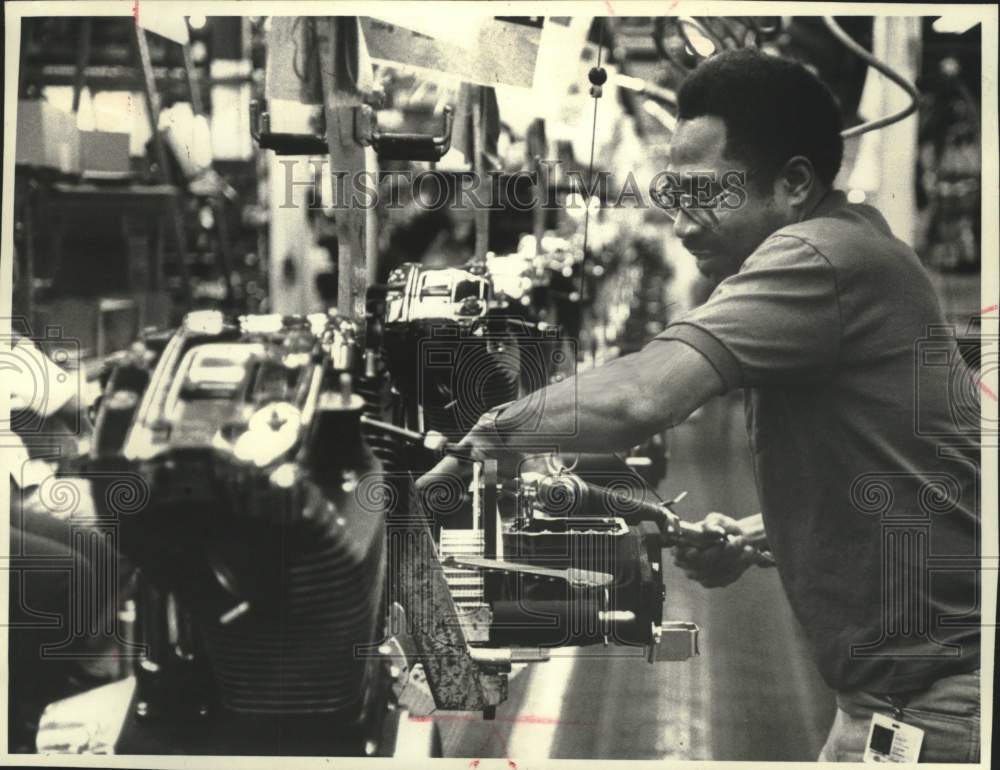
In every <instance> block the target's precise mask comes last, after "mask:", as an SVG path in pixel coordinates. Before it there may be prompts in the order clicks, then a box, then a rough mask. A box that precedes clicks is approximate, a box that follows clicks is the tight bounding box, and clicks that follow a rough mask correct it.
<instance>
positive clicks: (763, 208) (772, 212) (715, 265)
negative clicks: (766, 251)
mask: <svg viewBox="0 0 1000 770" xmlns="http://www.w3.org/2000/svg"><path fill="white" fill-rule="evenodd" d="M725 149H726V126H725V123H723V121H722V119H721V118H718V117H715V116H702V117H699V118H694V119H693V120H682V121H679V122H678V123H677V127H676V130H675V131H674V135H673V139H672V140H671V143H670V164H669V167H668V169H667V170H668V172H670V174H671V175H677V176H679V177H680V178H681V179H682V180H688V179H690V180H691V184H692V187H694V186H695V185H696V184H697V183H696V182H695V180H696V179H697V178H698V177H704V176H705V175H706V174H708V175H714V179H716V180H724V179H726V178H727V175H729V178H733V175H734V172H745V173H746V174H747V183H746V184H744V185H743V189H744V191H745V192H744V196H743V197H742V198H741V199H739V205H737V206H736V207H734V208H729V209H726V210H718V211H717V213H716V216H715V217H714V220H715V221H714V222H713V223H712V224H711V225H707V224H706V223H705V222H704V221H702V220H704V217H692V216H689V215H688V214H687V213H685V212H683V211H681V212H680V213H679V214H677V215H676V219H675V221H674V233H675V234H676V235H677V237H678V238H679V239H680V241H681V242H682V243H683V244H684V247H685V248H686V249H687V250H688V251H690V252H691V254H692V255H693V256H694V258H695V260H696V261H697V264H698V270H699V271H700V272H701V273H702V274H703V275H705V276H706V277H708V278H711V279H712V280H714V281H721V280H722V279H723V278H726V277H728V276H730V275H734V274H735V273H736V272H738V271H739V269H740V266H741V265H742V264H743V262H744V260H745V259H746V258H747V257H748V256H750V254H751V253H753V251H754V249H756V248H757V247H758V246H759V245H760V244H761V242H763V240H764V239H765V238H767V236H769V235H770V234H771V233H773V232H774V231H775V230H777V229H778V228H779V227H782V226H783V225H785V224H787V221H788V217H787V216H786V215H783V213H782V211H781V210H780V209H779V207H778V206H777V205H776V204H775V200H774V196H773V194H772V191H771V190H761V188H760V186H759V184H757V180H756V179H754V178H753V171H754V170H753V169H751V168H749V167H748V166H747V165H746V163H744V162H742V161H735V160H732V159H731V158H727V157H725ZM730 200H732V198H731V199H730ZM696 213H697V212H696Z"/></svg>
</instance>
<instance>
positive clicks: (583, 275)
mask: <svg viewBox="0 0 1000 770" xmlns="http://www.w3.org/2000/svg"><path fill="white" fill-rule="evenodd" d="M603 50H604V22H602V23H601V28H600V37H599V39H598V43H597V66H596V67H593V68H591V70H590V72H589V73H588V75H587V77H588V79H589V80H590V83H591V86H590V95H591V96H592V97H593V99H594V121H593V124H592V125H591V129H590V162H589V163H588V165H587V184H588V185H592V184H593V181H594V146H595V145H596V143H597V105H598V103H599V102H600V100H601V94H602V86H603V85H604V84H605V82H607V79H608V72H607V70H605V69H604V68H603V67H602V66H601V53H602V52H603ZM590 189H592V188H591V187H589V186H588V188H587V191H585V195H586V194H589V190H590ZM583 206H584V209H583V254H581V255H580V303H581V304H582V303H583V301H584V289H585V288H586V286H587V237H588V235H589V234H590V201H589V200H587V199H586V198H585V199H584V201H583Z"/></svg>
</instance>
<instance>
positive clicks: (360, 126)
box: [354, 104, 455, 162]
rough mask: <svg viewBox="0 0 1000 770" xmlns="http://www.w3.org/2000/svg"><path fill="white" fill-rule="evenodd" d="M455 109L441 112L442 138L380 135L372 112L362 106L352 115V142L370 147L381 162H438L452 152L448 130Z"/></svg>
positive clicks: (411, 134)
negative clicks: (449, 151) (450, 150)
mask: <svg viewBox="0 0 1000 770" xmlns="http://www.w3.org/2000/svg"><path fill="white" fill-rule="evenodd" d="M454 113H455V111H454V109H452V107H451V106H450V105H446V106H445V108H444V118H443V125H442V128H441V135H440V136H434V135H428V134H416V133H409V132H390V131H383V130H382V129H380V128H379V127H378V114H377V113H376V112H375V109H374V108H373V107H372V106H370V105H368V104H363V105H361V106H360V107H357V108H356V109H355V111H354V139H355V141H356V142H357V143H358V144H360V145H363V146H365V147H369V146H370V147H372V149H374V150H375V154H376V155H378V157H379V159H380V160H424V161H432V162H437V161H439V160H441V158H442V157H444V154H445V153H446V152H448V150H449V149H451V129H452V124H453V123H454Z"/></svg>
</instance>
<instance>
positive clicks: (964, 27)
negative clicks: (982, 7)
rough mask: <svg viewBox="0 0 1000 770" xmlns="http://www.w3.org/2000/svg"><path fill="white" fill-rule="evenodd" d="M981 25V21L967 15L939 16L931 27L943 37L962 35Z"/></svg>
mask: <svg viewBox="0 0 1000 770" xmlns="http://www.w3.org/2000/svg"><path fill="white" fill-rule="evenodd" d="M978 23H979V19H977V18H974V17H972V18H970V17H969V16H966V15H958V14H956V15H954V16H938V17H937V18H936V19H935V20H934V23H933V24H931V27H932V28H933V30H934V31H935V32H937V33H938V34H941V35H962V34H964V33H966V32H968V31H969V30H970V29H972V28H973V27H974V26H976V25H977V24H978Z"/></svg>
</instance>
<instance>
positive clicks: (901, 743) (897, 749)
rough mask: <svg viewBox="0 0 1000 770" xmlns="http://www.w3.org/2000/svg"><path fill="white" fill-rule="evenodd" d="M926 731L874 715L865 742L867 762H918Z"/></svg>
mask: <svg viewBox="0 0 1000 770" xmlns="http://www.w3.org/2000/svg"><path fill="white" fill-rule="evenodd" d="M923 742H924V731H923V730H921V729H920V728H919V727H914V726H913V725H908V724H906V723H905V722H900V721H899V720H898V719H893V718H892V717H888V716H886V715H885V714H872V723H871V726H870V727H869V728H868V740H867V741H865V755H864V758H863V759H864V761H865V762H907V763H909V762H916V761H917V758H918V757H919V756H920V746H921V744H923Z"/></svg>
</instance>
